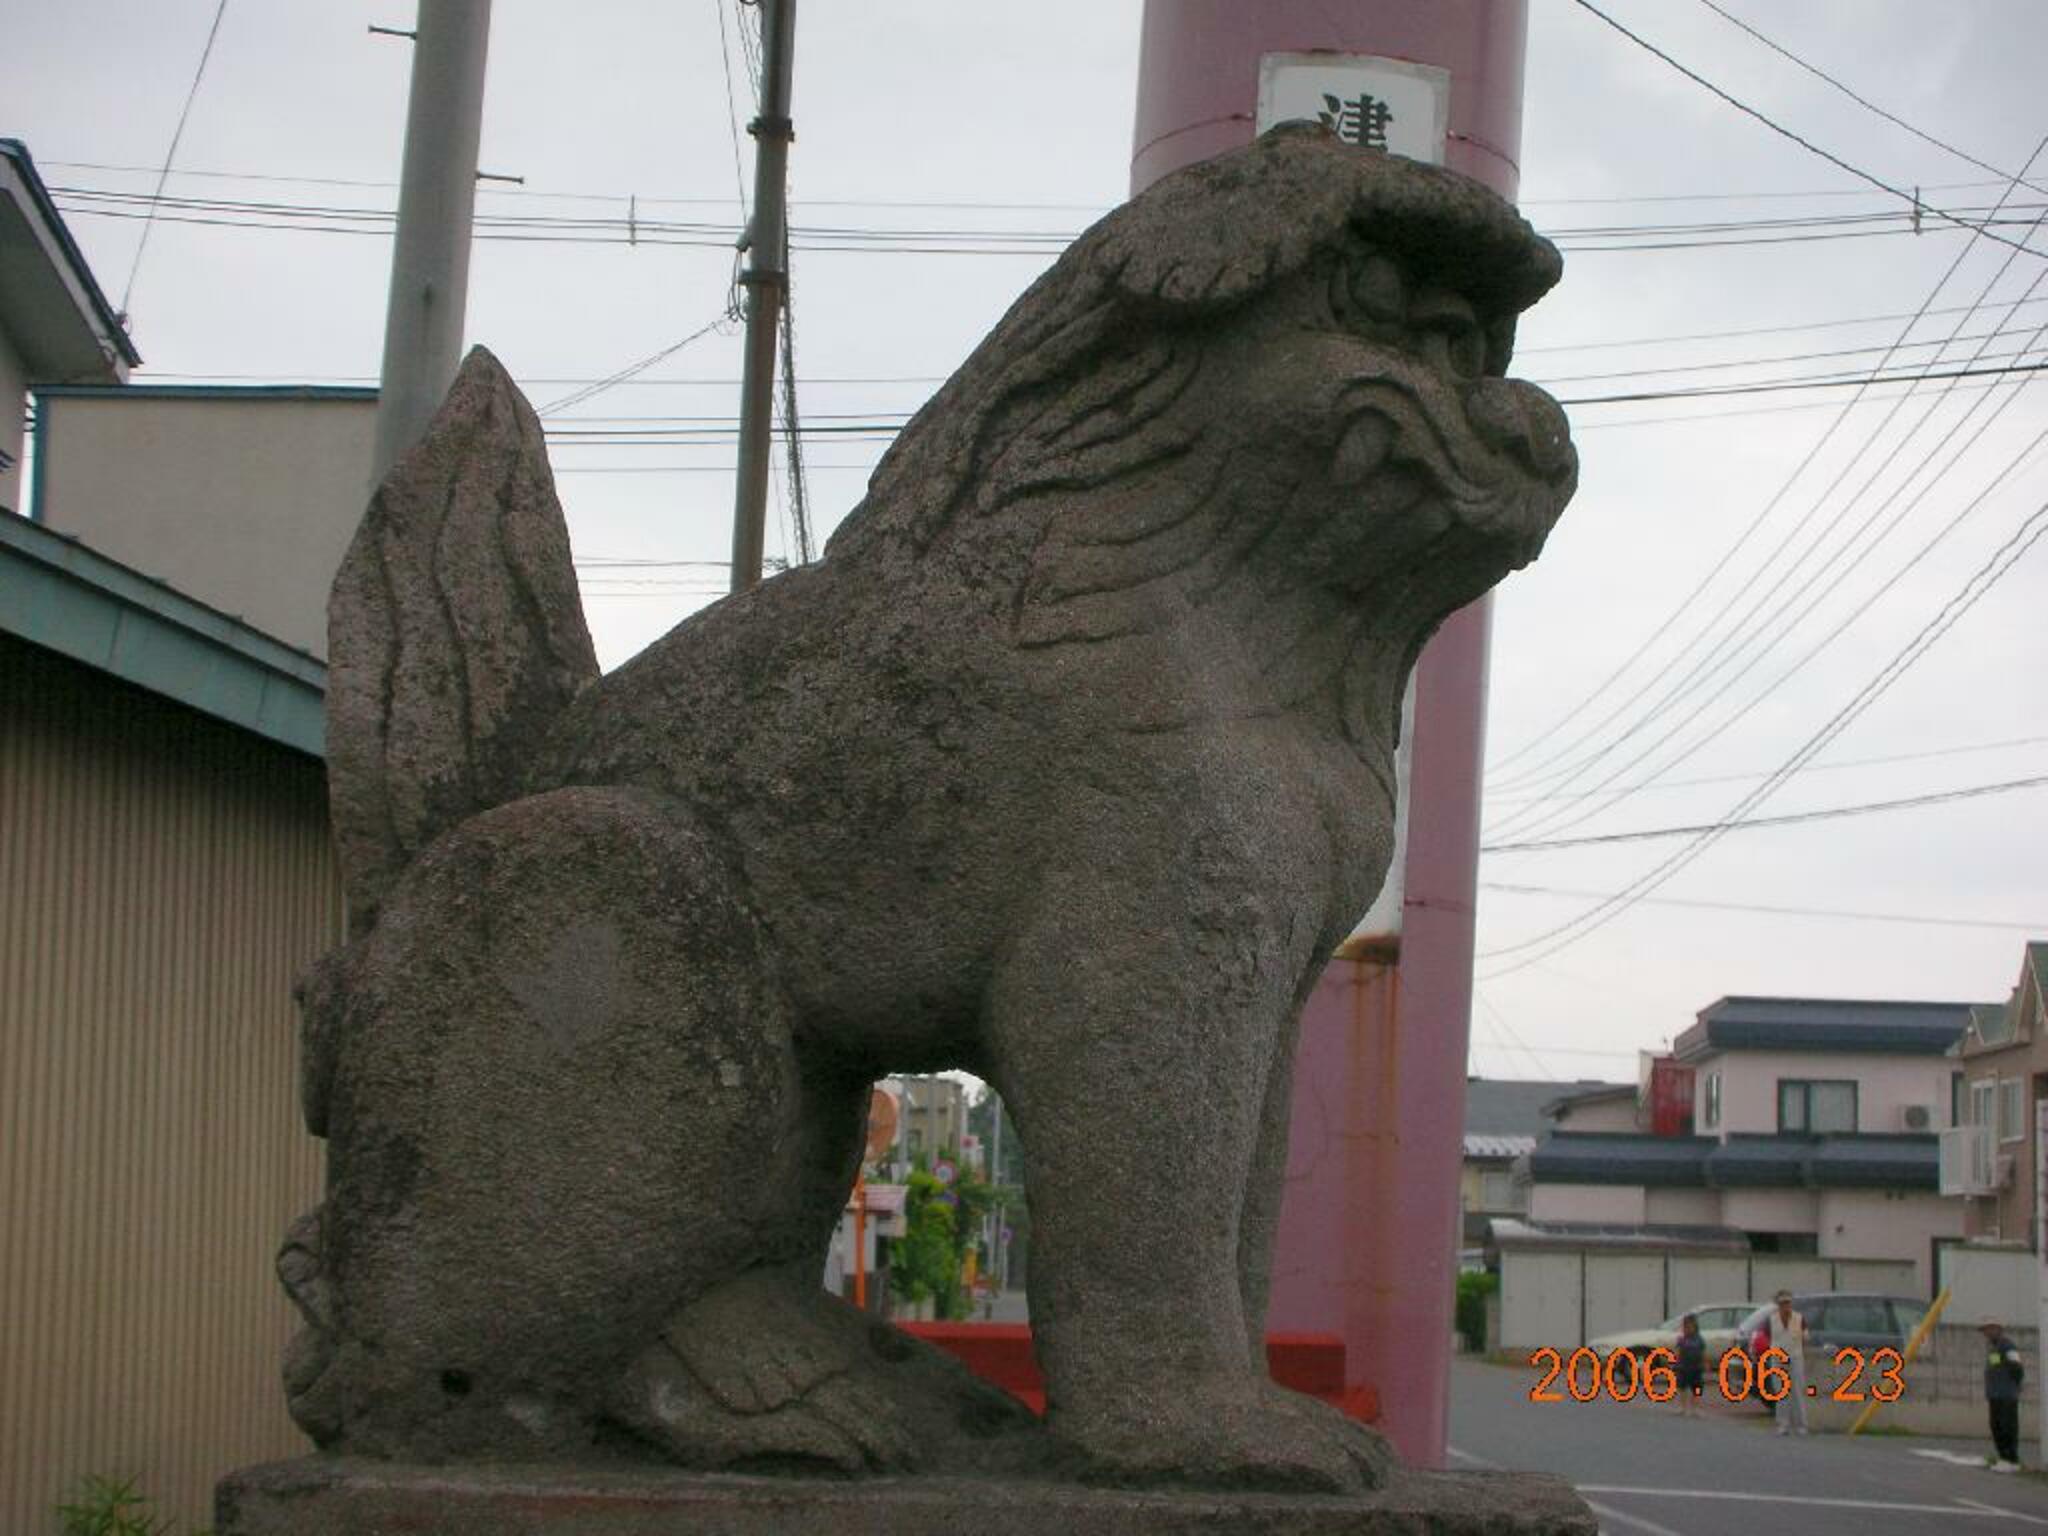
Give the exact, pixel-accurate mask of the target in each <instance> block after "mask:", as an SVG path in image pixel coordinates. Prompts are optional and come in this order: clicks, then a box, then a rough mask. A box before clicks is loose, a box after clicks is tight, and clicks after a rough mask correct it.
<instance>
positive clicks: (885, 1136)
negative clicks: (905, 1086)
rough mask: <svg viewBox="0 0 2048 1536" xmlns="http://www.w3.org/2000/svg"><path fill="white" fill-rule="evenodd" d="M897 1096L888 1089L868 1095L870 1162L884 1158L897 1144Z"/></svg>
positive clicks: (871, 1092) (872, 1091)
mask: <svg viewBox="0 0 2048 1536" xmlns="http://www.w3.org/2000/svg"><path fill="white" fill-rule="evenodd" d="M897 1118H898V1115H897V1109H896V1095H895V1094H893V1093H891V1092H889V1090H888V1089H886V1088H875V1089H872V1090H870V1092H869V1094H868V1148H867V1150H868V1161H869V1162H871V1163H872V1162H874V1161H876V1160H877V1159H878V1158H880V1157H882V1156H884V1155H885V1154H886V1153H887V1152H888V1150H889V1149H890V1148H891V1147H893V1146H894V1145H895V1144H896V1122H897Z"/></svg>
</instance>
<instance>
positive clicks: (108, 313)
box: [0, 139, 142, 512]
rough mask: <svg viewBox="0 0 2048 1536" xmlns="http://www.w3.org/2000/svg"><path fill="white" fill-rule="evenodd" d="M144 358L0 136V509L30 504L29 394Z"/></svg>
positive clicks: (37, 185)
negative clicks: (25, 471) (26, 480)
mask: <svg viewBox="0 0 2048 1536" xmlns="http://www.w3.org/2000/svg"><path fill="white" fill-rule="evenodd" d="M141 361H142V356H141V354H140V353H138V352H137V351H136V350H135V346H134V344H133V343H132V342H130V341H129V339H128V333H127V332H126V331H125V330H123V329H122V327H121V322H120V319H119V317H118V316H116V315H115V313H114V309H113V306H112V305H111V304H109V303H108V302H107V298H106V295H105V294H103V293H101V292H100V285H99V283H98V282H97V281H96V280H95V279H94V277H93V275H92V269H91V268H90V267H88V266H87V265H86V264H85V257H84V256H82V255H81V254H80V253H79V250H78V246H77V244H76V243H75V242H74V241H73V240H72V238H71V231H70V230H68V229H66V228H65V227H64V220H63V218H62V216H61V215H59V214H58V212H57V205H56V204H55V203H53V202H52V201H51V200H50V192H49V189H48V188H47V187H45V186H44V185H43V179H42V177H41V176H39V175H38V174H37V173H36V164H35V161H34V160H33V159H31V158H30V157H29V152H28V148H27V146H26V145H24V144H22V143H21V142H20V141H19V140H16V139H0V511H8V512H19V511H21V510H22V509H23V507H24V506H25V505H26V498H25V496H24V494H23V491H24V486H23V483H22V461H23V443H22V422H23V420H24V419H25V418H26V416H27V415H28V394H29V390H30V389H31V388H32V387H34V386H38V385H50V384H120V383H122V382H123V381H125V380H126V379H127V377H128V370H129V369H130V368H133V367H135V366H137V365H138V364H139V363H141Z"/></svg>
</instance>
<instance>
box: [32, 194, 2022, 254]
mask: <svg viewBox="0 0 2048 1536" xmlns="http://www.w3.org/2000/svg"><path fill="white" fill-rule="evenodd" d="M52 191H53V192H55V193H56V194H58V196H59V197H60V198H62V199H64V200H65V201H63V202H62V203H60V206H61V207H62V208H63V210H64V211H65V212H66V213H67V214H71V215H75V216H84V217H98V218H111V219H123V218H126V219H145V220H149V219H154V220H158V221H161V222H164V223H183V224H193V225H200V226H213V227H224V228H242V229H301V230H305V231H307V232H312V233H322V234H349V235H365V236H375V237H380V238H381V237H384V236H386V235H388V234H389V232H390V229H391V226H392V224H393V222H394V219H395V214H394V213H393V212H392V211H391V210H390V209H387V208H366V207H351V206H339V205H333V204H322V203H295V202H279V201H274V200H262V199H246V198H207V197H186V196H173V195H166V194H164V193H162V192H161V191H158V192H156V193H139V192H127V191H122V190H119V189H113V188H101V187H84V186H58V187H54V188H52ZM641 206H642V205H641V204H640V202H639V200H638V199H629V200H628V201H627V205H626V207H625V208H624V209H623V210H622V211H621V212H620V213H619V214H616V215H613V214H605V215H602V216H569V215H560V214H516V215H515V214H503V213H479V214H478V215H477V216H476V220H475V224H476V237H477V238H478V239H480V240H509V241H523V242H540V243H557V244H560V243H567V244H588V245H625V246H641V245H648V246H684V247H697V248H702V249H715V248H716V249H722V248H726V247H729V246H731V245H732V244H733V243H734V242H735V241H736V240H737V239H738V238H739V234H740V232H741V228H742V226H740V225H735V224H731V223H727V222H724V221H709V222H707V221H703V220H677V219H656V218H647V217H643V216H642V215H641V213H640V211H639V210H640V208H641ZM1920 208H1921V211H1922V212H1923V213H1925V212H1929V211H1932V212H1936V213H1939V214H1940V215H1941V216H1942V217H1943V218H1944V219H1945V220H1946V221H1947V223H1948V224H1949V225H1951V226H1953V227H1955V228H1957V229H1964V230H1971V231H1978V232H1984V233H1985V234H1986V237H1987V238H1998V237H1997V236H1994V235H1990V234H1989V232H1988V226H1989V225H1992V224H2015V223H2018V222H2022V221H2019V220H2015V219H2010V218H2000V217H1999V216H1998V215H1997V213H1996V211H1995V210H1994V211H1992V212H1991V213H1989V214H1988V215H1987V216H1986V217H1985V218H1982V219H1969V218H1964V217H1962V216H1961V215H1962V214H1971V213H1975V212H1977V211H1978V210H1976V209H1974V208H1964V209H1962V210H1960V212H1951V211H1950V210H1946V209H1935V208H1933V207H1932V205H1928V204H1924V203H1923V204H1921V205H1920ZM1745 231H1754V232H1755V233H1744V232H1745ZM1923 232H1924V231H1923V230H1922V229H1920V228H1916V226H1915V222H1914V219H1913V216H1912V214H1911V213H1910V212H1899V211H1888V212H1881V213H1871V214H1846V215H1811V216H1807V217H1804V218H1799V219H1778V218H1770V219H1750V220H1732V221H1731V220H1715V221H1709V222H1701V223H1693V224H1646V225H1604V226H1588V227H1585V228H1576V229H1574V228H1566V229H1553V230H1548V231H1545V233H1546V234H1547V235H1548V236H1549V237H1550V238H1551V239H1553V240H1554V241H1555V242H1556V243H1557V244H1558V245H1559V246H1560V247H1561V248H1562V249H1564V250H1567V251H1573V252H1585V253H1598V252H1615V251H1623V252H1626V251H1667V250H1677V249H1692V248H1699V249H1720V248H1724V247H1728V246H1740V245H1783V244H1790V243H1797V242H1803V241H1811V240H1834V239H1860V238H1866V237H1871V236H1882V235H1918V234H1921V233H1923ZM1078 233H1079V232H1078V231H1075V230H1036V229H1006V228H986V227H985V228H978V229H977V228H959V227H926V226H902V227H898V226H880V225H846V224H808V223H807V224H797V225H795V226H793V228H792V231H791V234H792V238H793V239H795V240H796V241H797V248H798V249H802V250H835V251H873V252H891V253H902V252H927V253H950V254H961V255H994V256H1021V255H1033V256H1055V255H1057V254H1058V253H1059V252H1061V251H1063V250H1064V249H1065V248H1066V247H1067V246H1068V245H1070V244H1071V243H1072V242H1073V241H1074V239H1076V238H1077V236H1078ZM1616 242H1620V243H1616ZM2007 243H2008V244H2010V243H2011V242H2007Z"/></svg>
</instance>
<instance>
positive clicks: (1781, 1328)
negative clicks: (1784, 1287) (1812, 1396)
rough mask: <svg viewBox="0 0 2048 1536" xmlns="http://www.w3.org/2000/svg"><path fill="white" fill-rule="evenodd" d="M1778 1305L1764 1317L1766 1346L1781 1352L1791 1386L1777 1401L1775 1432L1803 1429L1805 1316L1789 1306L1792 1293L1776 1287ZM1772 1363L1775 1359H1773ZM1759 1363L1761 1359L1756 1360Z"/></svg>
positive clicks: (1788, 1432) (1800, 1430) (1804, 1424)
mask: <svg viewBox="0 0 2048 1536" xmlns="http://www.w3.org/2000/svg"><path fill="white" fill-rule="evenodd" d="M1773 1299H1774V1300H1775V1301H1776V1302H1777V1303H1778V1305H1777V1306H1776V1308H1774V1309H1773V1310H1772V1311H1771V1313H1770V1314H1769V1315H1768V1316H1767V1317H1765V1319H1764V1328H1765V1330H1766V1331H1767V1332H1768V1333H1769V1334H1770V1347H1771V1348H1772V1349H1780V1350H1783V1351H1784V1352H1785V1367H1784V1369H1785V1374H1786V1375H1787V1376H1789V1377H1790V1378H1791V1379H1792V1389H1791V1390H1790V1391H1789V1392H1787V1393H1786V1394H1785V1400H1784V1401H1783V1402H1781V1403H1779V1404H1778V1433H1779V1434H1781V1435H1784V1434H1790V1433H1792V1432H1793V1431H1795V1430H1796V1431H1797V1432H1798V1433H1800V1434H1802V1435H1803V1434H1805V1433H1806V1319H1805V1318H1803V1317H1801V1316H1800V1315H1799V1314H1798V1312H1796V1311H1794V1310H1793V1307H1792V1293H1791V1292H1790V1291H1780V1292H1778V1294H1777V1296H1776V1297H1775V1298H1773ZM1773 1363H1774V1364H1775V1363H1776V1362H1773ZM1758 1364H1759V1366H1761V1364H1762V1362H1761V1361H1759V1362H1758Z"/></svg>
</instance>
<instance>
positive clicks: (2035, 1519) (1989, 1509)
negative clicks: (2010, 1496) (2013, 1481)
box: [1956, 1494, 2048, 1525]
mask: <svg viewBox="0 0 2048 1536" xmlns="http://www.w3.org/2000/svg"><path fill="white" fill-rule="evenodd" d="M1956 1502H1957V1503H1958V1504H1964V1505H1967V1506H1969V1507H1970V1508H1971V1509H1981V1510H1983V1511H1984V1512H1985V1513H1986V1514H1995V1515H2003V1516H2005V1518H2006V1519H2008V1520H2024V1521H2026V1523H2027V1524H2029V1525H2048V1520H2043V1519H2042V1518H2041V1517H2040V1516H2039V1515H2023V1514H2021V1513H2020V1512H2019V1511H2018V1510H2016V1509H2007V1508H2006V1507H2005V1506H2004V1505H2002V1504H1986V1503H1985V1502H1984V1501H1983V1500H1982V1499H1966V1498H1964V1497H1963V1496H1962V1495H1961V1494H1957V1495H1956Z"/></svg>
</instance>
